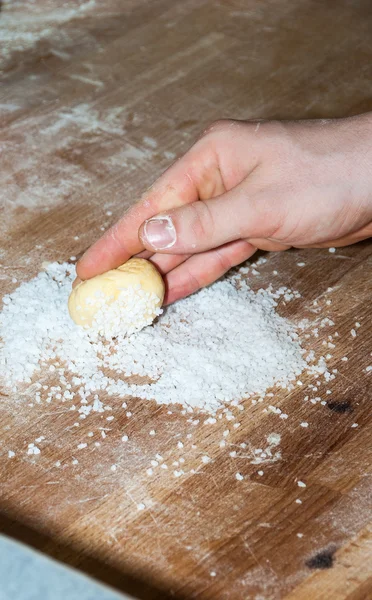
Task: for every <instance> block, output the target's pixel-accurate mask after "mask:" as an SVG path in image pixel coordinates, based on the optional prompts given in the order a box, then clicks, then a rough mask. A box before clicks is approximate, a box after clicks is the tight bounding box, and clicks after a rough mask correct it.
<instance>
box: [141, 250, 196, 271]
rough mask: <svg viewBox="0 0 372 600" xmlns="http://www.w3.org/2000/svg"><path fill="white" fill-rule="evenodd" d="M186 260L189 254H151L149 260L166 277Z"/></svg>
mask: <svg viewBox="0 0 372 600" xmlns="http://www.w3.org/2000/svg"><path fill="white" fill-rule="evenodd" d="M188 258H190V254H153V255H152V257H151V259H150V260H151V262H152V263H153V264H154V265H155V266H156V267H157V269H158V271H160V273H161V274H162V275H166V274H167V273H169V271H172V269H175V268H176V267H178V265H181V264H182V263H184V262H186V260H187V259H188Z"/></svg>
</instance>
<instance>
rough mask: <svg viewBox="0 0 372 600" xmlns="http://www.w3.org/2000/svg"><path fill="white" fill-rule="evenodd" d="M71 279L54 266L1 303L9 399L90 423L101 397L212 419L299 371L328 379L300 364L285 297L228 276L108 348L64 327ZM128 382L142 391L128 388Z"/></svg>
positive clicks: (289, 382) (65, 267) (0, 347)
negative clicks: (16, 396)
mask: <svg viewBox="0 0 372 600" xmlns="http://www.w3.org/2000/svg"><path fill="white" fill-rule="evenodd" d="M74 277H75V269H74V266H73V265H69V264H62V265H60V264H57V263H52V264H49V265H48V266H47V268H46V271H45V272H42V273H40V274H39V275H38V276H37V277H36V278H35V279H33V280H31V281H29V282H27V283H23V284H21V285H20V286H19V287H18V288H17V289H16V290H15V291H14V292H13V293H12V294H10V295H8V296H5V297H4V298H3V303H4V307H3V310H2V313H1V314H0V336H1V338H2V342H1V343H0V376H1V377H2V378H3V379H4V380H5V383H6V385H7V386H10V387H12V389H13V391H17V390H24V389H25V387H28V388H30V390H31V391H32V392H33V393H34V395H35V401H36V402H41V401H42V400H44V399H46V401H47V402H50V401H51V400H52V399H53V398H57V399H61V398H63V401H66V400H73V399H74V398H75V397H76V398H75V399H74V402H76V399H78V400H80V402H81V403H82V406H81V407H80V408H79V412H80V413H81V414H82V415H84V416H87V415H88V414H89V413H90V412H91V411H94V412H96V411H97V410H98V411H102V402H101V400H100V398H99V396H100V395H102V394H105V395H108V396H116V397H120V398H125V397H129V396H134V397H137V398H142V399H153V400H156V402H158V403H159V404H170V403H177V404H181V405H183V406H184V407H186V408H187V409H188V410H192V409H198V410H203V411H207V412H211V413H214V412H215V411H216V410H218V409H219V408H220V407H221V406H222V405H223V404H224V403H231V402H233V403H237V402H238V401H239V400H240V399H241V398H248V397H252V396H257V395H259V396H261V397H264V396H265V392H266V390H268V388H271V387H273V386H276V385H277V386H279V387H283V388H288V387H289V388H292V387H293V386H294V385H295V383H296V378H297V377H298V376H299V375H300V373H301V372H302V371H303V370H304V369H307V370H309V369H310V370H311V369H315V370H316V371H317V372H323V373H324V374H325V375H326V373H327V369H326V367H325V365H324V364H320V365H315V364H313V365H312V366H311V365H310V364H309V361H310V360H311V361H312V362H314V357H313V353H312V354H311V358H309V357H306V353H305V351H304V350H303V349H302V348H301V345H300V340H299V336H298V334H297V332H296V330H295V327H294V325H293V324H292V323H290V322H289V321H288V320H286V319H284V318H282V317H280V316H279V315H278V314H277V313H276V311H275V307H276V304H277V302H276V300H277V299H279V298H289V297H295V296H296V294H293V293H291V292H290V291H289V290H288V289H287V288H281V290H280V291H278V292H273V291H272V289H271V288H269V289H268V290H259V291H258V292H257V293H254V292H253V291H252V290H251V289H250V288H249V287H248V285H247V284H246V282H245V281H244V280H243V279H242V278H241V276H240V275H239V274H238V275H230V276H228V277H227V278H225V279H224V280H223V281H220V282H217V283H215V284H214V285H212V286H210V287H209V288H206V289H203V290H201V291H199V292H198V293H196V294H194V295H193V296H191V297H189V298H186V299H184V300H182V301H180V302H177V303H176V304H174V305H172V306H170V307H168V308H167V310H166V311H165V312H164V314H163V315H162V316H161V317H160V318H159V320H158V322H157V323H155V324H154V325H153V326H151V327H147V328H145V329H144V330H142V331H140V332H139V333H137V334H134V335H131V336H129V337H121V338H120V339H119V338H116V339H113V340H110V341H109V342H107V341H105V340H103V339H102V338H100V337H99V335H98V334H97V333H94V332H86V331H85V330H83V329H82V328H80V327H78V326H76V325H75V324H74V323H73V322H72V320H71V319H70V317H69V314H68V310H67V299H68V295H69V293H70V290H71V282H72V281H73V279H74ZM133 375H136V376H137V380H138V376H140V378H141V381H140V382H137V383H133V382H132V380H131V381H128V377H130V376H133ZM50 377H52V378H53V383H54V385H52V386H51V385H50V384H49V385H47V384H48V381H49V378H50ZM56 378H57V380H58V385H55V381H56ZM20 384H22V385H20ZM30 386H31V387H30ZM89 402H90V403H89Z"/></svg>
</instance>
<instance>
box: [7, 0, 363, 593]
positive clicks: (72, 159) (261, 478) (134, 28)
mask: <svg viewBox="0 0 372 600" xmlns="http://www.w3.org/2000/svg"><path fill="white" fill-rule="evenodd" d="M371 26H372V13H371V7H370V2H368V1H367V0H357V1H354V2H349V1H348V0H342V1H340V2H337V3H327V2H318V1H317V0H300V1H298V2H287V1H285V0H268V1H267V2H264V3H262V2H259V1H258V0H247V1H243V0H227V1H214V2H211V1H207V0H184V1H182V2H173V1H171V0H157V1H156V2H152V3H149V2H146V1H145V0H136V1H135V0H124V1H120V0H100V1H99V2H98V0H96V2H94V1H90V2H84V1H83V0H81V1H80V2H72V0H70V1H69V2H64V3H62V7H61V3H60V2H58V1H57V0H38V1H37V2H35V3H32V4H31V3H29V2H26V0H20V1H13V2H9V1H7V2H3V3H2V10H1V12H0V42H1V48H0V73H1V87H0V184H1V185H0V196H1V223H0V231H1V239H2V242H1V254H0V262H1V265H0V268H1V271H0V277H1V279H0V281H1V292H2V293H6V292H9V291H11V290H13V289H14V288H15V284H14V283H12V278H14V277H16V278H17V280H18V281H19V282H21V281H27V280H28V279H30V278H31V277H32V276H34V275H35V274H36V273H38V272H39V271H40V269H41V265H42V262H43V261H45V260H53V261H55V260H61V261H62V260H66V259H68V258H69V257H70V256H79V255H80V254H81V253H82V252H83V251H84V250H85V249H86V248H87V247H88V246H89V245H90V244H91V243H92V242H93V241H94V240H95V239H97V237H98V236H99V235H100V234H101V233H102V229H105V228H107V227H108V226H109V225H110V224H111V223H113V222H114V221H115V220H116V219H117V218H118V217H119V216H120V215H121V214H122V212H123V211H124V209H125V208H126V207H127V206H129V205H130V204H131V203H133V202H134V201H135V199H136V198H137V197H138V196H139V195H140V194H141V193H142V192H143V190H144V189H145V188H146V187H147V186H148V185H149V184H151V183H152V181H153V180H154V179H155V178H156V177H157V176H158V175H159V174H160V173H161V172H162V171H163V170H164V169H165V168H166V167H167V166H168V165H169V164H170V163H171V162H172V161H173V160H174V158H175V157H176V156H177V155H180V154H182V153H183V152H184V151H185V150H186V149H187V148H188V147H189V145H190V144H191V143H192V142H193V140H194V139H195V138H196V136H197V135H198V134H199V133H200V132H201V131H202V130H203V128H204V127H205V126H206V125H207V124H208V123H209V122H210V121H213V120H214V119H217V118H220V117H233V118H241V119H247V118H270V117H278V118H309V117H311V118H317V117H322V118H325V117H340V116H343V115H348V114H355V113H358V112H361V111H366V110H372V60H371V58H372V56H371V55H372V51H371ZM108 211H110V212H112V215H107V212H108ZM266 258H267V259H268V260H267V262H266V264H264V265H262V266H261V267H259V271H260V275H259V276H256V277H252V278H251V284H252V287H253V288H255V289H258V288H259V287H265V286H267V285H268V284H269V283H270V282H271V283H273V285H275V286H278V287H279V286H280V285H288V286H289V287H291V288H292V289H297V290H299V292H300V293H301V295H302V297H301V299H299V300H296V301H295V302H293V303H291V304H289V305H284V304H282V305H281V306H280V307H279V310H280V312H281V314H283V315H285V316H288V317H289V318H291V319H292V320H294V321H295V322H297V321H300V320H301V319H303V318H308V319H310V320H312V321H314V322H315V321H316V320H317V318H318V315H317V313H316V312H314V308H316V307H315V306H314V304H313V302H314V301H316V302H318V307H320V308H321V310H322V312H321V313H320V316H329V317H330V318H332V319H333V320H334V322H335V327H334V328H332V329H329V328H324V329H322V328H320V329H319V338H314V337H312V338H311V341H310V343H311V344H312V345H313V347H314V349H315V350H316V351H317V352H318V353H322V352H324V346H323V345H322V344H323V342H324V341H327V340H328V335H330V334H334V332H335V331H337V332H338V334H339V336H338V338H337V344H336V348H335V349H334V351H333V357H332V361H331V366H332V368H337V369H338V374H337V376H336V378H335V379H334V381H332V382H331V383H330V384H329V386H325V385H323V384H321V385H320V386H319V389H318V391H317V395H318V396H319V397H321V398H322V400H325V401H326V404H325V405H322V404H321V403H320V402H317V403H316V404H312V403H311V402H310V400H304V398H305V397H306V396H307V395H309V391H308V390H309V388H308V386H309V385H312V384H314V381H312V380H311V378H310V377H308V378H304V379H303V383H304V386H303V387H302V388H301V389H296V390H295V391H293V392H285V391H282V392H280V393H277V392H276V394H275V398H274V399H272V404H274V405H275V406H277V407H280V409H281V410H282V411H283V412H284V413H286V414H288V419H286V420H283V419H280V417H279V416H278V415H276V414H273V413H272V412H270V411H269V410H268V405H269V404H270V403H269V402H268V401H267V402H265V403H263V404H257V405H256V406H251V405H250V404H249V403H244V407H245V410H244V411H242V412H240V411H237V410H235V411H234V414H233V416H234V420H232V421H231V422H230V421H227V420H226V418H225V416H224V418H223V419H222V420H218V422H217V423H216V424H215V425H204V424H203V421H204V420H205V419H204V417H200V422H199V423H197V424H196V423H193V422H191V421H192V420H194V421H195V420H196V416H195V415H194V416H193V417H192V419H191V420H190V418H189V416H188V415H184V414H182V413H181V411H180V409H179V408H177V407H173V408H172V409H171V413H169V412H168V410H167V408H166V407H158V406H156V405H155V404H153V403H151V402H144V401H138V400H136V399H132V400H129V401H128V409H127V410H129V411H131V412H132V416H131V417H127V416H126V411H124V410H123V409H122V408H121V401H120V402H119V401H115V399H113V400H112V401H111V404H112V408H113V410H112V413H110V414H112V415H113V416H115V419H114V420H113V421H111V422H109V423H108V422H107V421H106V420H105V419H106V416H105V415H104V416H102V415H94V416H92V417H90V418H89V419H86V420H85V421H80V425H79V426H78V427H76V426H74V423H75V422H76V421H77V417H76V413H74V412H73V411H70V410H69V409H68V407H67V406H65V405H63V404H57V403H53V404H50V405H45V404H41V405H34V406H30V403H31V404H32V402H31V401H30V400H29V399H27V396H21V395H15V394H11V393H9V391H7V390H5V389H4V390H2V392H1V394H2V395H1V399H2V400H1V427H2V433H1V442H0V444H1V454H0V473H1V476H0V477H1V501H0V512H1V516H0V524H1V525H0V527H1V530H2V531H4V532H6V533H7V534H9V535H12V536H14V537H16V538H18V539H21V540H23V541H26V542H27V543H29V544H31V545H33V546H35V547H37V548H39V549H41V550H43V551H44V552H46V553H48V554H50V555H52V556H55V557H56V558H58V559H60V560H63V561H65V562H66V563H68V564H71V565H74V566H77V567H78V568H80V569H82V570H83V571H85V572H88V573H90V574H92V575H93V576H94V577H96V578H98V579H100V580H103V581H105V582H106V583H109V584H111V585H112V586H114V587H116V588H118V589H122V590H125V591H128V592H131V593H134V594H136V595H137V596H138V598H143V599H150V598H151V599H153V598H159V599H160V598H161V599H165V598H168V597H169V598H171V597H173V598H177V599H180V600H181V599H183V598H198V599H200V600H202V599H203V600H207V599H209V598H210V599H212V598H213V599H214V600H216V599H218V600H238V599H239V600H240V599H242V598H247V599H248V598H256V599H258V598H264V599H266V600H274V599H278V598H288V600H289V599H291V600H292V598H293V599H294V598H296V599H299V600H300V599H302V598H303V599H305V598H319V599H322V598H327V599H328V598H332V599H333V598H334V599H337V600H344V599H346V598H348V599H349V600H359V599H361V598H369V597H371V596H372V582H371V531H370V526H369V525H368V523H369V521H370V518H371V486H370V476H371V470H370V467H371V443H370V440H371V417H370V393H371V379H370V375H368V373H366V371H365V368H366V366H368V365H369V364H370V362H371V356H370V352H371V337H372V330H371V323H370V289H371V284H370V281H371V265H372V251H371V246H370V243H369V242H365V243H362V244H359V245H357V246H354V247H350V248H345V249H340V250H338V251H337V252H336V253H335V254H330V253H329V252H328V251H327V250H324V251H323V250H316V251H315V250H314V251H296V252H287V253H285V254H281V255H278V254H277V255H275V254H272V255H268V256H266ZM302 262H303V263H305V266H303V267H299V266H298V263H302ZM274 271H275V272H277V274H274V273H273V272H274ZM330 286H331V287H332V288H333V291H332V292H327V289H328V288H329V287H330ZM327 300H330V301H331V303H330V304H327ZM355 322H359V323H360V324H361V327H360V328H359V329H358V332H357V338H355V339H354V338H353V337H352V336H351V335H350V330H351V329H352V328H353V327H355ZM343 356H348V358H349V360H348V361H347V362H343V361H342V360H341V358H342V357H343ZM327 390H331V394H329V395H327V393H326V391H327ZM313 395H314V394H313ZM310 397H312V396H311V394H310ZM237 422H239V423H240V427H238V428H236V429H235V428H234V427H233V424H234V423H237ZM302 422H308V423H309V426H308V427H307V428H304V427H301V423H302ZM353 424H357V426H354V427H353ZM101 428H106V429H107V430H109V431H106V434H107V436H106V437H105V438H103V437H102V429H101ZM226 429H229V430H230V434H229V436H228V444H227V447H226V448H221V447H220V441H221V440H222V439H223V431H225V430H226ZM151 430H155V432H156V435H155V436H153V435H150V431H151ZM90 432H92V433H93V436H92V437H89V436H88V433H90ZM124 432H125V433H126V434H127V435H128V437H129V441H128V442H127V443H126V444H124V443H123V442H122V441H121V437H122V435H123V433H124ZM272 432H276V433H279V434H280V435H281V442H280V446H279V449H280V452H281V458H278V460H275V461H266V462H265V463H263V464H261V465H259V466H258V465H257V464H255V463H254V454H252V452H251V450H252V449H255V448H265V447H266V446H267V436H268V435H269V434H270V433H272ZM40 435H43V436H45V440H44V441H43V442H42V443H41V444H40V446H41V449H42V452H41V454H40V456H37V457H30V456H28V455H27V452H26V449H27V444H28V443H29V442H30V441H33V440H34V439H35V438H36V437H39V436H40ZM188 435H189V436H192V437H187V436H188ZM82 441H88V442H89V445H88V448H87V449H85V450H84V451H83V450H82V451H80V452H79V451H78V450H77V449H76V448H77V445H78V444H79V443H80V442H82ZM179 441H182V442H183V443H184V448H183V449H182V451H181V450H180V449H179V448H178V446H177V444H178V442H179ZM95 442H99V443H100V446H96V445H95V444H94V443H95ZM242 443H246V444H247V448H246V449H245V450H244V451H243V449H242V448H241V446H240V444H242ZM10 449H12V450H14V451H16V456H15V457H14V458H13V459H8V457H7V456H8V450H10ZM233 450H236V451H237V457H231V456H230V452H231V451H233ZM156 454H161V455H162V456H163V457H164V460H165V461H166V462H167V464H169V465H172V463H173V462H174V461H179V459H180V458H182V459H183V460H184V461H185V462H184V467H185V471H186V474H185V476H183V477H181V478H175V477H174V475H173V468H170V469H169V470H168V471H167V470H160V468H159V469H155V470H154V476H153V477H149V476H148V475H147V474H146V470H147V468H148V467H149V465H150V461H151V460H154V457H155V455H156ZM203 455H208V456H209V457H210V458H211V459H212V460H211V462H209V463H208V464H204V463H202V461H201V457H202V456H203ZM74 457H77V458H78V463H77V464H73V463H72V460H73V459H74ZM57 461H60V463H61V466H59V467H57V466H56V462H57ZM113 464H116V465H117V471H115V472H113V471H111V469H110V466H111V465H113ZM192 469H194V470H195V471H197V472H196V474H193V473H191V470H192ZM261 470H262V471H263V475H260V474H259V473H258V471H261ZM238 471H239V472H241V473H242V474H243V475H244V480H243V481H237V480H236V479H235V474H236V472H238ZM298 480H301V481H304V482H306V488H299V487H298V485H297V481H298ZM296 500H301V502H302V504H300V503H298V502H296ZM140 503H144V504H145V507H146V508H145V510H142V511H139V510H138V508H137V505H138V504H140Z"/></svg>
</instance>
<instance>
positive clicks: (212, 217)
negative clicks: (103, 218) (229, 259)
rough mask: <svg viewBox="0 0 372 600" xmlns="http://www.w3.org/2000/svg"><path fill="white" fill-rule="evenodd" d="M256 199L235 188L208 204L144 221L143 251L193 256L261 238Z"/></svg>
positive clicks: (259, 216)
mask: <svg viewBox="0 0 372 600" xmlns="http://www.w3.org/2000/svg"><path fill="white" fill-rule="evenodd" d="M259 204H260V203H259V200H258V199H257V197H255V198H253V197H252V198H250V197H249V195H248V194H247V190H243V189H242V188H241V186H237V187H236V188H234V190H232V191H230V192H226V193H225V194H222V195H220V196H218V197H216V198H211V199H210V200H203V201H202V200H199V201H196V202H193V203H191V204H187V205H184V206H182V207H180V208H175V209H173V210H170V211H167V212H164V213H160V214H158V215H156V216H154V217H151V218H150V219H147V220H146V221H145V222H144V223H143V224H142V226H141V228H140V231H139V235H140V239H141V241H142V243H143V245H144V246H145V248H146V249H148V250H151V251H153V252H154V251H155V252H164V253H169V254H196V253H199V252H203V251H205V250H210V249H212V248H217V247H218V246H221V245H222V244H226V243H228V242H232V241H235V240H238V239H245V238H247V237H261V236H263V232H262V231H261V229H262V228H261V227H260V222H262V221H263V219H262V218H261V214H260V213H261V212H262V211H260V210H259V209H257V207H259Z"/></svg>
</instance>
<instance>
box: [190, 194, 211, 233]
mask: <svg viewBox="0 0 372 600" xmlns="http://www.w3.org/2000/svg"><path fill="white" fill-rule="evenodd" d="M191 210H193V212H194V214H193V220H192V230H193V233H194V236H195V238H196V239H197V240H202V239H204V238H209V237H211V236H212V235H213V230H214V225H213V217H212V213H211V211H210V209H209V206H208V204H207V203H206V202H204V201H203V200H199V201H198V202H194V203H193V204H191Z"/></svg>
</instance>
